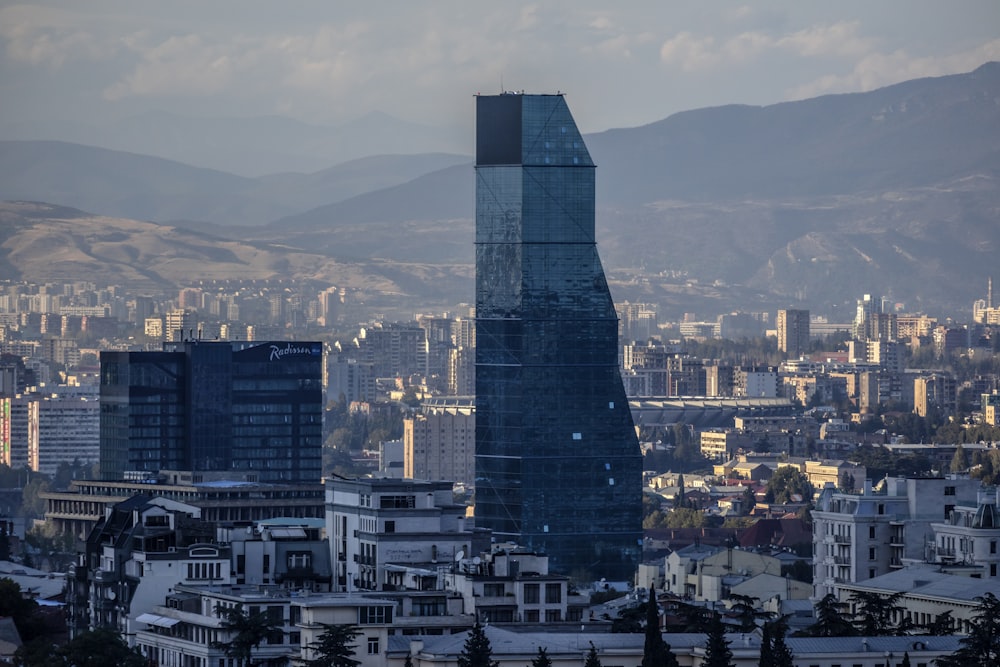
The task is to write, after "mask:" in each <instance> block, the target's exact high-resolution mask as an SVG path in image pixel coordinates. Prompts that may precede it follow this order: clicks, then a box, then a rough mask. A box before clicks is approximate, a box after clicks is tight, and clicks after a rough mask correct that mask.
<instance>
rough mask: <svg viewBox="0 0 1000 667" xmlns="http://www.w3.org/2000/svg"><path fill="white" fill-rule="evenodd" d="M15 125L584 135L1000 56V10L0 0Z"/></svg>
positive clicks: (902, 4) (586, 1) (842, 0)
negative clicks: (559, 116)
mask: <svg viewBox="0 0 1000 667" xmlns="http://www.w3.org/2000/svg"><path fill="white" fill-rule="evenodd" d="M0 42H2V49H3V51H2V53H3V57H2V60H0V120H2V121H5V122H7V123H10V122H11V121H14V122H23V121H27V120H31V119H39V118H41V119H49V120H61V119H64V118H67V119H68V118H73V119H75V120H78V121H83V122H88V123H89V122H98V121H99V120H100V119H113V118H117V117H122V116H126V115H130V114H134V113H137V112H141V111H147V110H166V111H171V112H175V113H181V114H185V115H191V116H253V115H265V114H280V115H287V116H290V117H293V118H296V119H299V120H302V121H307V122H310V123H318V124H336V123H340V122H344V121H347V120H350V119H354V118H357V117H359V116H362V115H364V114H366V113H368V112H371V111H376V110H378V111H383V112H386V113H389V114H392V115H394V116H397V117H401V118H405V119H408V120H413V121H417V122H422V123H429V124H434V125H449V124H451V125H455V126H456V127H462V128H466V127H469V126H471V125H472V122H473V103H472V99H471V96H472V95H473V94H475V93H476V92H484V93H495V92H499V91H500V90H501V82H502V86H503V87H504V88H506V89H509V90H522V89H523V90H525V91H526V92H554V91H557V90H559V91H563V92H565V93H567V100H568V102H569V103H570V107H571V109H572V110H573V112H574V115H575V116H576V118H577V121H578V123H579V124H580V126H581V127H582V129H583V130H584V131H587V132H594V131H599V130H604V129H608V128H612V127H630V126H636V125H641V124H644V123H648V122H652V121H655V120H659V119H661V118H664V117H666V116H668V115H670V114H671V113H674V112H676V111H681V110H685V109H693V108H699V107H705V106H712V105H719V104H728V103H745V104H772V103H775V102H781V101H785V100H794V99H801V98H806V97H813V96H816V95H821V94H824V93H836V92H853V91H863V90H870V89H873V88H877V87H880V86H884V85H887V84H891V83H896V82H899V81H903V80H906V79H911V78H916V77H921V76H936V75H942V74H952V73H957V72H965V71H969V70H972V69H975V68H976V67H977V66H979V65H981V64H982V63H984V62H986V61H989V60H1000V1H998V0H975V1H961V0H955V1H952V2H941V1H940V0H934V1H924V0H882V1H873V0H861V1H851V0H837V1H836V2H803V1H799V0H785V1H777V0H776V1H770V2H761V1H754V2H752V3H747V4H741V3H738V2H668V1H666V0H636V1H628V0H619V1H617V2H614V3H612V2H594V1H590V0H552V1H545V2H517V1H512V0H501V1H499V2H497V1H493V2H488V3H487V2H477V1H474V0H454V1H453V0H428V1H424V2H421V1H419V0H406V1H394V2H390V1H384V2H380V1H378V0H369V1H366V2H347V1H340V0H314V1H294V0H286V1H283V2H278V1H277V0H274V1H268V2H264V1H261V0H193V1H189V0H170V1H161V2H155V1H152V0H150V1H142V0H85V1H84V0H62V1H59V0H47V1H38V0H34V1H33V2H31V4H15V3H10V2H2V1H0Z"/></svg>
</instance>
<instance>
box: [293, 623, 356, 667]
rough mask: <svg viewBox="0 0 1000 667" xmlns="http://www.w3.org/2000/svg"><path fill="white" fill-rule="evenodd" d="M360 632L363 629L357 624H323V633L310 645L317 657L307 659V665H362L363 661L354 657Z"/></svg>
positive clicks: (313, 666)
mask: <svg viewBox="0 0 1000 667" xmlns="http://www.w3.org/2000/svg"><path fill="white" fill-rule="evenodd" d="M359 634H361V630H360V629H359V628H358V627H357V626H355V625H350V624H344V625H327V624H323V633H322V634H320V636H319V638H318V639H317V640H316V641H315V642H313V643H311V644H309V645H308V648H309V649H310V650H311V651H312V652H313V655H314V656H316V657H314V658H313V659H312V660H307V661H306V665H307V667H356V666H357V665H360V664H361V661H360V660H355V659H354V658H353V657H352V656H353V655H354V654H355V652H354V644H353V642H354V638H355V637H357V636H358V635H359Z"/></svg>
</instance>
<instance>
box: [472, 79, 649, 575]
mask: <svg viewBox="0 0 1000 667" xmlns="http://www.w3.org/2000/svg"><path fill="white" fill-rule="evenodd" d="M476 113H477V127H476V484H475V486H476V496H475V498H476V500H475V505H476V509H475V512H476V525H477V526H482V527H485V528H490V529H492V530H493V534H494V537H495V538H496V540H497V541H501V540H511V541H515V542H518V543H519V544H521V545H523V546H526V547H528V548H531V549H534V550H536V551H542V552H545V553H546V554H547V555H548V556H549V560H550V564H551V567H552V568H553V570H554V571H558V572H562V573H565V574H574V573H579V574H584V573H586V574H587V575H590V576H594V577H605V578H607V579H609V580H631V579H632V576H633V574H634V572H635V568H636V565H637V562H638V558H639V554H640V551H641V540H642V518H641V516H642V479H641V478H642V459H641V455H640V451H639V443H638V440H637V437H636V434H635V429H634V425H633V423H632V416H631V414H630V412H629V406H628V401H627V399H626V397H625V391H624V388H623V386H622V381H621V375H620V373H619V370H618V352H617V345H618V320H617V316H616V314H615V308H614V303H613V302H612V299H611V293H610V292H609V290H608V285H607V281H606V280H605V277H604V270H603V268H602V267H601V261H600V258H599V257H598V255H597V245H596V240H595V236H594V172H595V167H594V163H593V161H592V160H591V158H590V154H589V153H588V152H587V147H586V146H585V145H584V142H583V138H582V137H581V136H580V132H579V130H577V127H576V124H575V123H574V121H573V117H572V115H571V114H570V112H569V108H568V107H567V106H566V102H565V100H564V98H563V97H562V95H523V94H503V95H493V96H478V97H477V98H476Z"/></svg>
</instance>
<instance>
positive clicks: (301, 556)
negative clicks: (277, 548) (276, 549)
mask: <svg viewBox="0 0 1000 667" xmlns="http://www.w3.org/2000/svg"><path fill="white" fill-rule="evenodd" d="M310 565H312V554H311V553H309V552H299V553H290V554H288V569H289V570H295V569H298V568H306V567H309V566H310Z"/></svg>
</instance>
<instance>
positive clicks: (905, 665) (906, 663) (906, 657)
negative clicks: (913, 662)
mask: <svg viewBox="0 0 1000 667" xmlns="http://www.w3.org/2000/svg"><path fill="white" fill-rule="evenodd" d="M899 664H900V667H910V652H909V651H903V662H901V663H899Z"/></svg>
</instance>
